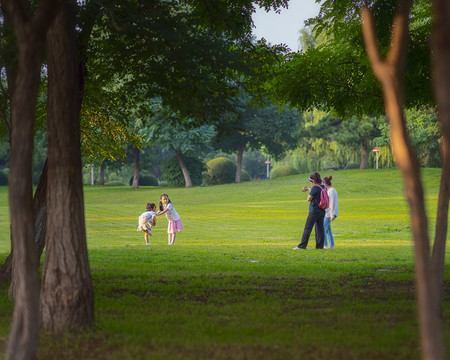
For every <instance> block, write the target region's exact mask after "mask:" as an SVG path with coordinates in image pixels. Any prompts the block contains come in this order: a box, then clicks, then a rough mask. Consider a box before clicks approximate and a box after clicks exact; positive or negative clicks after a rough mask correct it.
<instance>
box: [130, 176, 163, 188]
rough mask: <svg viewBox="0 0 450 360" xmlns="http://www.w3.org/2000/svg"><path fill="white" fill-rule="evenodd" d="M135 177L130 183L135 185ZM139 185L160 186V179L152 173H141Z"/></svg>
mask: <svg viewBox="0 0 450 360" xmlns="http://www.w3.org/2000/svg"><path fill="white" fill-rule="evenodd" d="M133 178H134V176H132V177H131V179H130V185H133ZM139 186H159V184H158V179H157V178H156V176H153V175H152V174H145V175H139Z"/></svg>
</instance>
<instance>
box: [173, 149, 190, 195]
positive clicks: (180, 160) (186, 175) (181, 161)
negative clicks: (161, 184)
mask: <svg viewBox="0 0 450 360" xmlns="http://www.w3.org/2000/svg"><path fill="white" fill-rule="evenodd" d="M175 154H176V155H177V159H178V163H179V164H180V168H181V172H182V173H183V176H184V183H185V187H187V188H191V187H192V180H191V175H190V174H189V170H188V169H187V167H186V164H185V163H184V159H183V154H182V153H181V151H180V150H175Z"/></svg>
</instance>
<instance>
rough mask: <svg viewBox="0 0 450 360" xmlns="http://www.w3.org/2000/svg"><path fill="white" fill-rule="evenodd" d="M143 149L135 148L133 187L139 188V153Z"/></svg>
mask: <svg viewBox="0 0 450 360" xmlns="http://www.w3.org/2000/svg"><path fill="white" fill-rule="evenodd" d="M140 153H141V151H140V150H139V149H138V148H136V147H135V148H134V149H133V154H134V175H133V189H137V188H139V155H140Z"/></svg>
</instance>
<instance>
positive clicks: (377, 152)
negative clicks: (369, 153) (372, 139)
mask: <svg viewBox="0 0 450 360" xmlns="http://www.w3.org/2000/svg"><path fill="white" fill-rule="evenodd" d="M377 170H378V151H377Z"/></svg>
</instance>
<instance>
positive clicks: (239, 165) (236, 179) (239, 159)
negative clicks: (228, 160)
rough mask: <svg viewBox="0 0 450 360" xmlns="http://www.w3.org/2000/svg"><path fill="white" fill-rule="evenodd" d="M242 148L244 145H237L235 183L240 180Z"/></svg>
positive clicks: (243, 148)
mask: <svg viewBox="0 0 450 360" xmlns="http://www.w3.org/2000/svg"><path fill="white" fill-rule="evenodd" d="M244 150H245V145H239V146H238V157H237V167H236V178H235V181H236V182H237V183H240V182H241V174H242V160H243V158H244Z"/></svg>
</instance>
